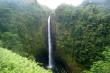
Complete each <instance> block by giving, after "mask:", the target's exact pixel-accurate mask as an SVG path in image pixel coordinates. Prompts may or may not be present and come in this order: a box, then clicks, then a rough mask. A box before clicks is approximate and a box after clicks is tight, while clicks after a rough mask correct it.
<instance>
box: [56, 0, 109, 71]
mask: <svg viewBox="0 0 110 73" xmlns="http://www.w3.org/2000/svg"><path fill="white" fill-rule="evenodd" d="M106 3H107V2H105V4H106ZM108 7H109V5H105V6H103V5H102V4H101V3H98V2H95V1H93V2H91V1H90V2H89V1H86V2H85V3H83V4H82V5H81V6H79V7H73V6H71V5H65V4H63V5H60V6H59V7H58V8H57V9H56V11H55V13H56V29H57V30H56V31H57V33H56V34H57V35H56V37H57V40H56V41H57V50H58V52H57V53H60V56H61V57H62V58H63V59H64V61H66V63H67V64H68V65H69V66H70V67H73V68H74V67H75V68H76V62H75V64H74V60H75V61H77V62H78V63H80V64H82V65H84V66H86V67H87V68H89V67H90V66H91V65H92V64H93V62H96V61H98V60H103V58H104V57H103V55H102V52H103V51H104V50H105V47H106V46H109V45H110V21H109V18H110V13H109V11H110V9H109V8H108ZM67 58H68V59H67ZM72 64H73V66H72ZM73 70H74V69H73ZM76 70H77V69H76Z"/></svg>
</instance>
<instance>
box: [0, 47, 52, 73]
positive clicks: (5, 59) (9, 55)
mask: <svg viewBox="0 0 110 73" xmlns="http://www.w3.org/2000/svg"><path fill="white" fill-rule="evenodd" d="M0 73H52V72H51V71H49V70H46V69H44V68H42V67H40V66H39V65H38V63H36V62H34V61H32V60H28V59H27V58H25V57H21V56H20V55H17V54H16V53H13V52H11V51H9V50H7V49H4V48H0Z"/></svg>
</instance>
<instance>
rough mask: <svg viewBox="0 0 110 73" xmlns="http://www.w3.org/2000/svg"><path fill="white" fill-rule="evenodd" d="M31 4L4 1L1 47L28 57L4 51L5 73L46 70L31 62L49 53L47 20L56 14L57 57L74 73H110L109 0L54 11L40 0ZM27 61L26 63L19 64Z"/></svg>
mask: <svg viewBox="0 0 110 73" xmlns="http://www.w3.org/2000/svg"><path fill="white" fill-rule="evenodd" d="M28 1H29V0H22V1H19V0H0V47H3V48H7V49H8V50H11V51H13V52H15V53H17V54H19V55H21V56H24V57H26V59H25V58H22V57H20V56H19V55H17V54H15V53H14V54H13V55H12V54H11V53H12V52H10V51H7V50H4V49H3V48H0V50H1V51H0V52H1V53H0V56H1V57H0V66H1V67H0V71H2V73H4V72H6V73H9V72H10V73H11V72H12V73H16V71H18V69H20V70H21V71H23V72H20V73H28V72H29V71H30V72H29V73H35V72H36V70H38V69H39V68H40V69H41V70H42V71H43V70H45V69H43V68H41V67H39V66H38V64H35V63H34V62H33V61H31V60H33V59H34V60H35V58H36V56H39V55H40V56H41V55H42V54H43V55H45V54H46V52H47V49H46V48H47V44H46V26H47V18H48V16H49V15H51V13H53V12H54V11H55V13H53V15H51V18H52V19H51V25H53V27H52V30H53V31H54V32H56V34H55V37H56V40H55V41H56V44H55V46H56V49H55V51H54V54H55V58H58V59H59V60H62V61H63V62H64V63H65V64H66V66H67V68H68V69H69V71H70V73H73V72H74V73H82V72H85V73H109V72H110V70H109V69H110V47H107V46H110V13H109V12H110V5H109V2H110V1H109V0H103V1H101V0H85V1H84V2H83V3H82V4H81V5H80V6H78V7H74V6H72V5H66V4H62V5H60V6H58V7H57V8H56V9H55V10H54V11H52V10H50V9H49V8H47V7H45V6H41V5H40V4H38V3H37V1H36V0H30V1H29V2H28ZM54 14H55V15H54ZM55 30H56V31H55ZM5 54H6V55H5ZM8 56H9V57H8ZM15 56H16V58H15ZM11 57H12V58H11ZM17 57H18V58H17ZM4 59H6V60H8V59H9V61H6V62H5V61H4ZM27 59H31V60H27ZM17 60H18V61H17ZM25 60H26V64H25V63H24V64H23V65H22V64H19V63H21V62H24V61H25ZM11 61H12V62H11ZM31 63H32V66H31ZM34 64H35V65H34ZM27 65H29V67H27ZM21 67H22V69H21ZM28 68H30V69H29V70H28ZM31 68H32V69H31ZM37 68H38V69H37ZM41 70H40V71H41ZM86 70H87V71H86ZM14 71H15V72H14ZM33 71H35V72H33ZM47 72H48V71H47Z"/></svg>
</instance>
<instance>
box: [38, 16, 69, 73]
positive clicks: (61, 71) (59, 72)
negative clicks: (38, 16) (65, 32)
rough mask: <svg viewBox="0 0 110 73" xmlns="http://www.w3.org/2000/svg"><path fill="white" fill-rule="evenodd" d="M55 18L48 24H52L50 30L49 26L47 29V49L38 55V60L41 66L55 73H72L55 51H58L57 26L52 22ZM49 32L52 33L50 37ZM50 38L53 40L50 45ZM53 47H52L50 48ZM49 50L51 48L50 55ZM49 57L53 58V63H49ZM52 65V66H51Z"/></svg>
mask: <svg viewBox="0 0 110 73" xmlns="http://www.w3.org/2000/svg"><path fill="white" fill-rule="evenodd" d="M52 19H53V17H50V20H48V22H49V21H50V22H49V23H50V26H49V27H50V30H48V29H49V27H48V25H47V26H46V27H45V30H44V32H45V44H46V49H45V50H43V51H42V52H41V53H40V54H39V55H36V60H37V61H38V62H39V63H41V66H43V67H44V68H46V69H47V68H51V69H52V70H53V73H70V72H68V70H69V69H68V67H67V65H66V63H64V62H63V60H62V59H61V58H60V57H57V56H56V55H55V51H56V38H55V33H56V32H55V25H54V24H53V23H54V21H53V20H52ZM48 32H50V33H49V34H51V35H48ZM48 37H50V38H51V44H50V40H49V39H48ZM50 45H51V47H49V46H50ZM49 48H51V50H50V51H51V53H50V55H51V56H50V55H49ZM49 57H51V60H50V61H51V62H50V63H49ZM49 65H52V66H49Z"/></svg>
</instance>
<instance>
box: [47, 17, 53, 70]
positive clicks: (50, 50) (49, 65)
mask: <svg viewBox="0 0 110 73" xmlns="http://www.w3.org/2000/svg"><path fill="white" fill-rule="evenodd" d="M48 59H49V60H48V68H52V67H53V64H52V43H51V31H50V16H49V17H48Z"/></svg>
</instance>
